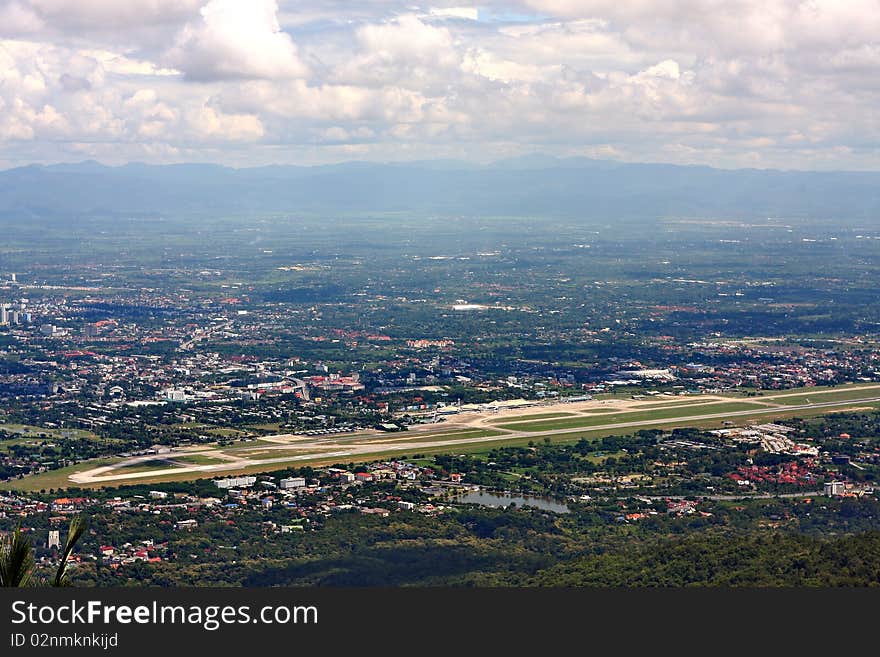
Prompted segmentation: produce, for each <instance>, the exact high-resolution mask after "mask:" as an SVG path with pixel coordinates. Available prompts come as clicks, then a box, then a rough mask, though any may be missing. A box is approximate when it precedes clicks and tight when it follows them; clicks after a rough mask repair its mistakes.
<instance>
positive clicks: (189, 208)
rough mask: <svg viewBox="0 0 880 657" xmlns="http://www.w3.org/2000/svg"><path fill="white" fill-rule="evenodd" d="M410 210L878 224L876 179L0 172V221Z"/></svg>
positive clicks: (850, 175)
mask: <svg viewBox="0 0 880 657" xmlns="http://www.w3.org/2000/svg"><path fill="white" fill-rule="evenodd" d="M401 211H403V212H414V213H431V214H445V215H520V216H522V215H541V216H548V217H554V216H556V217H584V218H592V219H609V218H612V219H613V218H615V217H626V218H644V219H649V218H656V217H668V216H688V217H693V216H701V217H706V216H709V217H730V218H761V217H767V216H780V217H813V218H844V219H857V220H864V219H872V218H880V173H873V172H804V171H776V170H756V169H741V170H722V169H713V168H710V167H703V166H675V165H668V164H627V163H620V162H611V161H602V160H590V159H586V158H572V159H555V158H551V157H546V156H526V157H521V158H516V159H511V160H505V161H501V162H496V163H494V164H491V165H486V166H479V165H473V164H467V163H464V162H456V161H451V160H442V161H437V162H411V163H404V164H379V163H368V162H350V163H345V164H336V165H326V166H314V167H297V166H266V167H258V168H251V169H232V168H228V167H223V166H219V165H213V164H176V165H165V166H155V165H147V164H138V163H133V164H128V165H125V166H120V167H107V166H103V165H101V164H99V163H96V162H83V163H79V164H61V165H50V166H37V165H32V166H26V167H21V168H16V169H9V170H6V171H0V216H3V217H6V218H17V219H22V218H27V217H47V218H51V217H72V216H77V215H94V214H101V215H111V216H112V215H155V214H193V213H195V214H201V213H205V214H207V213H210V214H223V213H228V214H238V213H242V212H246V213H251V212H253V213H272V212H285V213H296V212H307V213H334V212H336V213H361V212H363V213H368V212H401Z"/></svg>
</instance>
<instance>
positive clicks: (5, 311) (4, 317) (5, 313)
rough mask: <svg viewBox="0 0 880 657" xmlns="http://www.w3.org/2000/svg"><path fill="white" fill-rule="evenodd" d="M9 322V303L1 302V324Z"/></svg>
mask: <svg viewBox="0 0 880 657" xmlns="http://www.w3.org/2000/svg"><path fill="white" fill-rule="evenodd" d="M8 323H9V305H8V304H5V303H4V304H0V325H3V326H5V325H6V324H8Z"/></svg>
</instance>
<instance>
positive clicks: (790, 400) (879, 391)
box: [766, 386, 880, 406]
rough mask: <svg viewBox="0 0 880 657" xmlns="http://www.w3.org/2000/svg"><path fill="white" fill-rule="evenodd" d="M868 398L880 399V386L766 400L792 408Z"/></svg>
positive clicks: (770, 396)
mask: <svg viewBox="0 0 880 657" xmlns="http://www.w3.org/2000/svg"><path fill="white" fill-rule="evenodd" d="M866 397H867V398H870V397H880V386H878V387H872V388H863V389H861V390H858V389H856V390H853V389H842V390H834V389H828V388H824V389H819V388H817V389H815V390H814V391H813V392H802V393H794V394H782V395H775V394H774V395H769V396H768V397H767V398H766V400H767V401H769V402H773V403H776V404H785V405H787V406H792V405H796V404H821V403H823V402H833V401H854V400H855V401H857V400H859V399H865V398H866Z"/></svg>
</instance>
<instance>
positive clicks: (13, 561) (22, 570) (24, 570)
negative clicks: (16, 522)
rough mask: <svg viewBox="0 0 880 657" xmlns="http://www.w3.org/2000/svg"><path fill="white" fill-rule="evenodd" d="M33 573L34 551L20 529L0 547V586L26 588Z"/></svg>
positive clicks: (9, 536) (10, 535)
mask: <svg viewBox="0 0 880 657" xmlns="http://www.w3.org/2000/svg"><path fill="white" fill-rule="evenodd" d="M33 571H34V549H33V546H32V545H31V542H30V540H28V538H27V537H26V536H25V535H24V534H22V533H21V527H19V528H18V529H16V530H15V532H13V533H12V534H9V535H8V536H7V537H6V538H5V539H4V540H3V543H2V545H0V586H4V587H17V586H27V585H28V583H30V579H31V575H32V574H33Z"/></svg>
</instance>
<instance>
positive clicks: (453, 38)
mask: <svg viewBox="0 0 880 657" xmlns="http://www.w3.org/2000/svg"><path fill="white" fill-rule="evenodd" d="M878 108H880V0H664V1H663V2H658V1H655V0H497V1H496V0H486V1H485V2H481V3H480V4H478V5H465V4H462V2H461V1H460V0H459V1H458V2H444V1H443V0H437V1H436V2H433V3H430V4H424V5H417V4H412V3H409V2H398V1H397V0H359V1H348V2H346V1H341V0H297V1H294V0H277V1H276V0H0V167H10V166H18V165H21V164H27V163H31V162H59V161H79V160H84V159H97V160H100V161H102V162H107V163H119V162H126V161H131V160H137V161H147V162H157V163H158V162H179V161H200V162H203V161H212V162H221V163H225V164H229V165H232V166H251V165H261V164H266V163H270V162H286V163H317V162H333V161H342V160H355V159H358V160H365V159H366V160H383V161H388V160H411V159H428V158H461V159H469V160H477V161H489V160H492V159H498V158H503V157H510V156H516V155H520V154H524V153H535V152H541V153H548V154H554V155H560V156H568V155H585V156H592V157H600V158H613V159H621V160H630V161H655V162H656V161H663V162H681V163H706V164H712V165H715V166H723V167H736V166H756V167H781V168H799V169H829V168H847V169H880V109H878Z"/></svg>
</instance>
